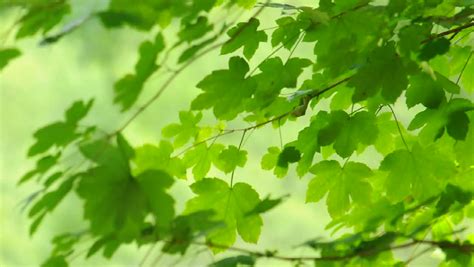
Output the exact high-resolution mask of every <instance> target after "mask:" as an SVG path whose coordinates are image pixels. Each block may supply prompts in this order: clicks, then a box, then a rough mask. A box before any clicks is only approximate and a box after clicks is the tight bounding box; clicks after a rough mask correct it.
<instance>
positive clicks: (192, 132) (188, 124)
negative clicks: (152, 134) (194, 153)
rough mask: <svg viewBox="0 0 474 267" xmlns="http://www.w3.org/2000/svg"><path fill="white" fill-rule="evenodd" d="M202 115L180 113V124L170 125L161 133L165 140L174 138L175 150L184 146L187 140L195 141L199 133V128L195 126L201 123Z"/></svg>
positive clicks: (188, 112)
mask: <svg viewBox="0 0 474 267" xmlns="http://www.w3.org/2000/svg"><path fill="white" fill-rule="evenodd" d="M201 118H202V113H200V112H198V113H196V115H194V114H193V112H191V111H180V112H179V121H180V122H181V124H178V123H172V124H170V125H168V126H166V127H164V128H163V130H162V131H161V133H162V134H163V136H164V137H166V138H172V137H174V142H173V143H174V146H175V147H176V148H178V147H181V146H183V145H184V144H186V143H187V142H188V141H189V139H193V138H194V139H195V138H196V137H197V135H198V133H199V130H200V128H199V127H198V126H197V124H198V123H199V122H200V121H201Z"/></svg>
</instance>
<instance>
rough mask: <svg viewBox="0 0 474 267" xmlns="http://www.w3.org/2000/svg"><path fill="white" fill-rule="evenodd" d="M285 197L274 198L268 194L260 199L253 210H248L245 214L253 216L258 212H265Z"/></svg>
mask: <svg viewBox="0 0 474 267" xmlns="http://www.w3.org/2000/svg"><path fill="white" fill-rule="evenodd" d="M283 200H284V197H280V198H275V199H272V198H270V196H267V197H266V198H265V199H264V200H262V201H260V202H259V203H258V204H257V205H256V206H255V207H254V208H253V209H252V210H251V211H249V212H247V213H246V214H245V216H251V215H256V214H261V213H265V212H267V211H269V210H271V209H273V208H275V207H276V206H278V205H280V204H281V202H283Z"/></svg>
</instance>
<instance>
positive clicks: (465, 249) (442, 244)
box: [191, 239, 474, 261]
mask: <svg viewBox="0 0 474 267" xmlns="http://www.w3.org/2000/svg"><path fill="white" fill-rule="evenodd" d="M191 243H192V244H194V245H201V246H207V247H211V248H219V249H226V250H229V251H234V252H240V253H244V254H247V255H250V256H255V257H262V258H272V259H277V260H282V261H344V260H348V259H352V258H355V257H368V256H373V255H377V254H379V253H381V252H384V251H388V250H397V249H403V248H408V247H411V246H414V245H418V244H425V245H429V246H432V247H439V248H449V249H455V250H458V251H460V252H462V253H466V254H468V253H473V252H474V245H473V244H460V243H454V242H449V241H434V240H417V239H413V240H412V241H410V242H408V243H405V244H401V245H396V246H387V247H384V248H379V249H368V250H361V251H355V252H353V253H349V254H346V255H339V256H320V257H313V256H302V257H289V256H280V255H277V254H276V252H260V251H252V250H249V249H244V248H238V247H228V246H225V245H220V244H215V243H212V242H198V241H194V242H191Z"/></svg>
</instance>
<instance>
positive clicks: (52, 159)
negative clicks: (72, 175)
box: [18, 153, 61, 184]
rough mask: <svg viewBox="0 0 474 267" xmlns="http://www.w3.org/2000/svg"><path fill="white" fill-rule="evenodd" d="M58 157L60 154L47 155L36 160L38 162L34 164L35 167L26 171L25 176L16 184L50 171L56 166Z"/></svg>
mask: <svg viewBox="0 0 474 267" xmlns="http://www.w3.org/2000/svg"><path fill="white" fill-rule="evenodd" d="M60 157H61V153H58V154H56V155H47V156H44V157H42V158H40V159H38V161H37V162H36V167H35V168H34V169H33V170H31V171H28V172H27V173H26V174H24V175H23V176H22V177H21V178H20V181H18V184H21V183H24V182H26V181H28V180H30V179H32V178H33V177H35V176H36V175H42V174H45V173H46V172H47V171H48V170H50V169H51V168H52V167H54V166H55V165H56V164H57V162H58V159H59V158H60Z"/></svg>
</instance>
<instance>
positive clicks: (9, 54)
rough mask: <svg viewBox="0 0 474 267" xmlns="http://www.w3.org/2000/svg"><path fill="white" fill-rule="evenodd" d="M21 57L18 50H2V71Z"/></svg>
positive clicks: (0, 63) (0, 53)
mask: <svg viewBox="0 0 474 267" xmlns="http://www.w3.org/2000/svg"><path fill="white" fill-rule="evenodd" d="M20 55H21V52H20V50H18V49H16V48H3V49H0V70H2V69H3V68H5V66H7V64H8V63H9V62H10V61H11V60H13V59H14V58H16V57H19V56H20Z"/></svg>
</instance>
